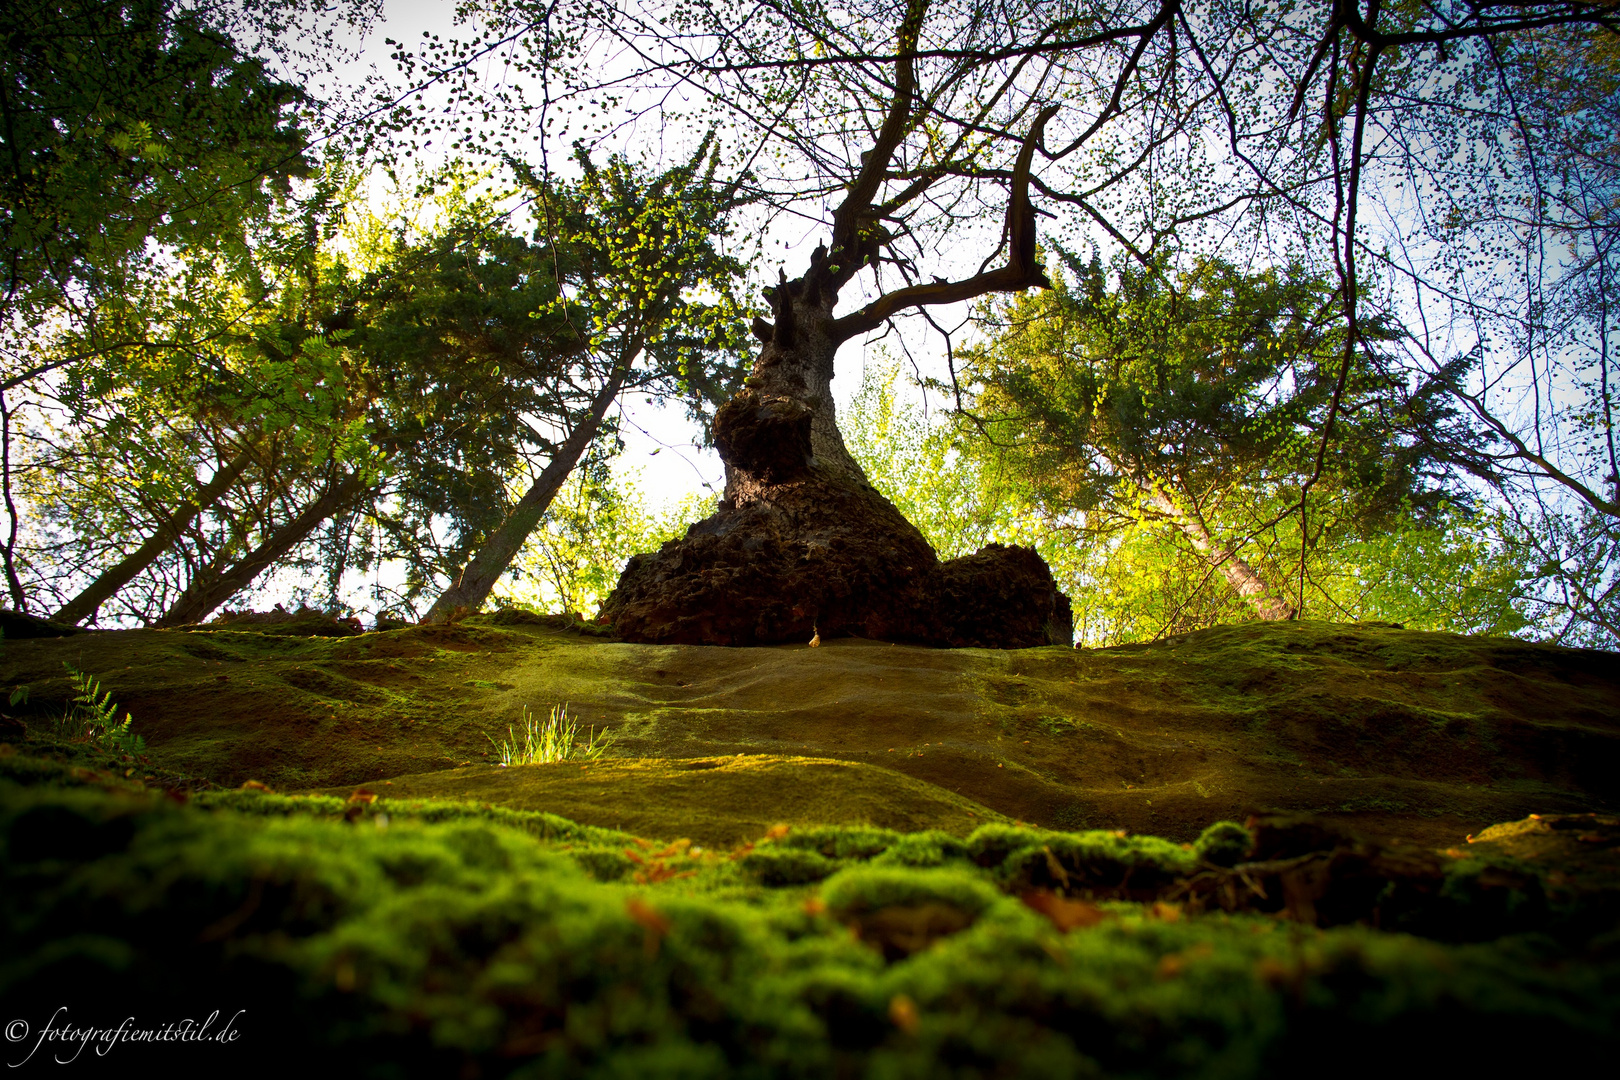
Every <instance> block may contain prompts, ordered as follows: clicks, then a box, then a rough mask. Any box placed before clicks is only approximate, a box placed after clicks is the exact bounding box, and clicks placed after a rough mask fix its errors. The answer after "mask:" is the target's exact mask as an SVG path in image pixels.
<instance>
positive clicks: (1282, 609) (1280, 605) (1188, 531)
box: [1148, 484, 1295, 622]
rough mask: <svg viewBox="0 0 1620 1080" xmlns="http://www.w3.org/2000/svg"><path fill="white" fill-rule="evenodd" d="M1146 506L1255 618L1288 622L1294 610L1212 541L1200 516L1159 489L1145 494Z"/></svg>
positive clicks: (1228, 550)
mask: <svg viewBox="0 0 1620 1080" xmlns="http://www.w3.org/2000/svg"><path fill="white" fill-rule="evenodd" d="M1148 503H1149V504H1150V505H1151V506H1152V507H1153V508H1154V509H1155V510H1157V511H1158V512H1159V513H1161V514H1163V515H1164V516H1165V517H1167V518H1169V519H1170V520H1171V521H1172V522H1174V523H1175V526H1176V528H1178V529H1180V530H1181V533H1182V535H1183V536H1185V537H1186V538H1187V539H1188V540H1189V541H1191V543H1192V546H1193V549H1194V550H1195V551H1197V552H1198V554H1199V555H1200V556H1202V557H1203V558H1204V560H1205V561H1206V562H1208V563H1209V564H1210V565H1211V566H1213V567H1214V568H1215V569H1216V570H1218V571H1220V574H1221V576H1222V577H1224V578H1225V579H1226V583H1227V584H1228V585H1230V586H1232V588H1233V589H1234V590H1236V592H1237V594H1238V595H1239V596H1241V597H1243V599H1244V600H1246V601H1248V603H1249V606H1250V607H1252V608H1253V609H1254V612H1255V614H1256V615H1259V616H1260V618H1262V619H1265V620H1267V621H1270V622H1279V621H1282V620H1285V619H1292V618H1293V617H1294V615H1295V611H1294V606H1293V605H1292V604H1290V603H1288V601H1286V600H1284V599H1282V598H1281V597H1279V596H1277V595H1276V594H1275V593H1273V592H1272V591H1271V590H1270V589H1269V588H1267V587H1266V583H1265V581H1264V580H1262V579H1261V577H1260V575H1259V574H1258V573H1257V572H1256V571H1255V569H1254V567H1252V566H1250V565H1249V564H1248V562H1246V561H1245V560H1244V559H1243V558H1242V556H1240V555H1238V553H1237V552H1236V551H1235V550H1233V548H1231V547H1230V546H1229V545H1227V544H1225V543H1222V542H1221V541H1220V540H1218V539H1216V537H1215V535H1214V534H1213V533H1211V532H1210V531H1209V525H1208V524H1207V523H1206V522H1205V521H1204V518H1203V515H1201V514H1199V513H1198V512H1197V511H1196V510H1183V509H1182V508H1181V507H1180V506H1177V505H1176V501H1175V500H1174V499H1172V498H1171V497H1170V493H1169V492H1168V491H1166V490H1165V489H1164V488H1163V487H1162V486H1160V485H1157V484H1155V485H1153V486H1152V487H1151V488H1150V489H1149V491H1148Z"/></svg>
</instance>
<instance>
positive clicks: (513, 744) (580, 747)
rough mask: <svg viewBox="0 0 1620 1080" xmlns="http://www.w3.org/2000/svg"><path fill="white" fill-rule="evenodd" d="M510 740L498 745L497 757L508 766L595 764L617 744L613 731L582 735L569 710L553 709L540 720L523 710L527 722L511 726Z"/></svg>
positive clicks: (494, 742) (524, 708)
mask: <svg viewBox="0 0 1620 1080" xmlns="http://www.w3.org/2000/svg"><path fill="white" fill-rule="evenodd" d="M506 735H507V737H506V739H504V740H503V741H501V742H496V741H495V740H494V738H493V737H490V739H489V741H490V745H491V746H493V747H495V755H496V757H498V758H499V759H500V763H501V764H502V765H503V766H504V765H545V764H547V763H550V762H554V761H567V760H568V759H570V758H573V759H574V760H576V761H595V760H597V759H598V758H600V757H601V756H602V753H603V751H605V750H606V749H607V748H608V746H609V745H610V744H611V743H612V742H613V733H612V732H610V731H601V732H598V731H597V730H596V728H595V727H592V728H590V730H589V731H588V732H584V733H582V732H581V731H580V727H579V721H578V720H575V719H574V718H573V717H571V716H569V715H568V706H567V705H566V704H564V705H553V706H552V707H551V714H550V715H549V716H547V717H546V718H545V719H544V720H542V719H539V718H538V717H536V716H535V715H534V714H533V713H531V712H530V711H529V707H528V706H527V705H525V706H523V719H522V721H521V723H520V725H519V727H518V728H516V729H514V728H513V727H512V726H511V725H510V724H508V725H507V728H506Z"/></svg>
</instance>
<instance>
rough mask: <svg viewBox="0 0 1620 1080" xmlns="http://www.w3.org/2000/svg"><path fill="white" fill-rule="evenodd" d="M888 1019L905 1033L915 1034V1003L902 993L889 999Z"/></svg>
mask: <svg viewBox="0 0 1620 1080" xmlns="http://www.w3.org/2000/svg"><path fill="white" fill-rule="evenodd" d="M889 1019H890V1020H893V1021H894V1026H895V1027H897V1028H899V1029H900V1030H901V1031H903V1032H905V1033H906V1034H907V1035H915V1034H917V1003H916V1002H915V1001H912V1000H911V999H910V998H908V997H906V995H904V994H896V995H894V997H892V998H890V999H889Z"/></svg>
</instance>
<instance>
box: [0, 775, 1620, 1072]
mask: <svg viewBox="0 0 1620 1080" xmlns="http://www.w3.org/2000/svg"><path fill="white" fill-rule="evenodd" d="M199 801H207V802H208V805H207V806H202V805H198V804H197V803H198V802H199ZM423 810H424V813H423V814H421V815H419V816H418V817H417V818H415V819H411V818H409V817H408V816H407V815H405V814H404V813H402V812H398V811H394V810H390V811H389V814H388V818H387V824H386V825H382V824H380V822H381V818H380V817H375V818H357V819H355V820H352V821H351V820H345V819H343V818H341V817H337V816H335V813H336V811H337V807H336V806H333V805H331V804H330V803H328V802H326V801H324V800H309V799H277V798H272V797H266V796H262V795H259V796H251V797H250V796H243V795H234V794H233V795H232V796H231V797H230V798H229V799H227V798H217V799H212V800H194V801H193V802H192V803H191V804H187V805H180V804H177V803H175V802H174V801H173V800H170V799H166V798H164V797H162V796H159V795H156V794H153V793H143V792H137V791H104V790H99V789H97V788H95V787H81V788H72V789H70V788H64V787H59V786H51V785H40V786H34V787H28V788H24V787H20V786H18V785H16V784H14V783H4V784H0V996H3V997H4V998H5V1000H7V1001H9V1002H18V1001H21V1002H53V1003H54V1002H59V1001H62V1002H68V1003H70V1004H71V1008H72V1010H73V1012H74V1014H75V1015H76V1016H79V1017H81V1018H84V1019H90V1018H92V1017H101V1016H102V1015H103V1014H105V1015H113V1014H114V1013H116V1014H117V1015H118V1016H120V1017H121V1016H123V1015H126V1014H127V1013H129V1012H130V1011H135V1012H137V1013H139V1014H140V1015H141V1016H142V1017H146V1016H153V1017H156V1016H162V1015H168V1014H172V1015H184V1014H185V1013H187V1012H189V1011H195V1009H196V1006H197V1004H198V1002H199V999H202V1000H205V1001H212V1002H228V1003H229V1004H230V1006H231V1007H232V1008H245V1009H247V1010H248V1011H247V1013H246V1014H245V1017H244V1019H245V1021H246V1023H245V1024H244V1025H243V1027H244V1036H245V1038H246V1040H247V1041H246V1042H244V1044H243V1048H244V1049H243V1054H244V1056H243V1057H241V1058H240V1059H231V1058H227V1057H221V1058H219V1059H218V1061H219V1062H220V1063H221V1064H220V1065H219V1067H221V1068H225V1067H229V1068H233V1069H237V1070H238V1071H241V1070H243V1069H246V1070H248V1071H254V1070H255V1069H258V1068H261V1067H262V1068H263V1069H265V1070H266V1071H268V1070H269V1069H271V1068H272V1067H274V1068H276V1069H281V1070H285V1069H286V1068H287V1067H291V1066H297V1065H298V1063H300V1062H302V1067H304V1068H306V1069H307V1068H308V1067H309V1063H310V1062H312V1061H319V1062H320V1063H321V1064H320V1066H319V1068H320V1070H321V1071H322V1072H331V1071H338V1072H341V1073H344V1074H352V1075H355V1076H384V1075H395V1076H415V1075H421V1076H444V1075H457V1074H463V1073H466V1074H471V1073H474V1072H476V1073H478V1074H479V1075H483V1076H505V1075H513V1076H516V1075H547V1076H553V1075H555V1076H574V1075H581V1076H583V1075H602V1076H664V1075H669V1076H675V1075H703V1076H761V1077H763V1076H787V1077H795V1076H802V1077H823V1076H829V1075H839V1074H845V1075H862V1076H916V1077H931V1076H1019V1075H1022V1076H1048V1075H1062V1076H1075V1075H1110V1076H1112V1075H1129V1076H1138V1077H1156V1076H1163V1077H1184V1076H1198V1077H1222V1076H1260V1075H1275V1076H1291V1075H1295V1074H1298V1073H1300V1072H1304V1071H1311V1070H1314V1071H1318V1072H1320V1071H1322V1068H1323V1055H1324V1054H1328V1055H1330V1056H1331V1058H1332V1061H1331V1063H1330V1064H1332V1065H1334V1066H1335V1067H1337V1066H1343V1067H1344V1068H1345V1069H1347V1070H1356V1069H1365V1068H1369V1067H1372V1066H1373V1065H1374V1064H1375V1063H1377V1062H1378V1061H1380V1060H1383V1059H1382V1058H1381V1057H1380V1055H1386V1056H1387V1054H1388V1053H1389V1052H1390V1049H1389V1048H1390V1047H1392V1046H1395V1045H1397V1044H1398V1045H1400V1046H1401V1047H1402V1051H1401V1053H1402V1054H1407V1055H1411V1054H1416V1055H1417V1057H1416V1058H1403V1059H1402V1061H1403V1063H1413V1062H1415V1063H1417V1064H1420V1065H1425V1064H1426V1065H1428V1066H1434V1067H1438V1066H1439V1065H1440V1064H1441V1060H1440V1059H1439V1058H1438V1057H1437V1058H1435V1059H1434V1060H1433V1061H1426V1059H1424V1058H1423V1057H1422V1054H1423V1052H1424V1051H1423V1049H1422V1047H1423V1046H1434V1045H1439V1044H1436V1043H1434V1042H1433V1041H1432V1040H1431V1041H1430V1042H1427V1043H1425V1042H1423V1041H1422V1040H1418V1041H1416V1042H1414V1041H1412V1038H1411V1037H1412V1036H1414V1035H1415V1034H1418V1033H1422V1032H1429V1033H1434V1032H1443V1033H1444V1036H1445V1038H1444V1041H1443V1045H1444V1047H1445V1062H1447V1063H1449V1064H1451V1065H1456V1066H1458V1067H1466V1068H1481V1067H1485V1066H1492V1065H1494V1066H1503V1065H1507V1066H1519V1065H1524V1066H1528V1065H1530V1064H1537V1065H1538V1066H1539V1067H1540V1068H1543V1069H1548V1070H1553V1071H1558V1070H1568V1069H1573V1068H1575V1067H1576V1066H1577V1065H1579V1064H1580V1063H1582V1062H1585V1061H1590V1060H1599V1059H1602V1058H1603V1057H1605V1056H1607V1055H1611V1054H1613V1053H1614V1052H1615V1051H1616V1050H1617V1049H1620V1046H1617V1045H1616V1036H1615V1030H1616V1029H1615V1026H1614V1020H1615V1019H1616V1015H1617V1011H1620V991H1617V989H1616V988H1617V987H1620V968H1617V967H1616V965H1615V961H1614V959H1613V958H1612V957H1610V958H1608V959H1604V958H1603V957H1602V956H1601V955H1593V954H1585V953H1581V952H1579V951H1577V952H1571V951H1569V950H1568V949H1567V948H1566V947H1565V946H1563V945H1560V944H1558V943H1557V942H1556V941H1555V940H1554V939H1551V938H1527V937H1519V938H1508V939H1503V940H1501V941H1496V942H1491V943H1487V944H1480V945H1469V946H1449V945H1443V944H1439V943H1435V942H1428V941H1422V940H1419V939H1415V938H1411V937H1408V936H1405V935H1401V934H1392V933H1387V932H1379V931H1375V930H1371V929H1367V928H1357V927H1352V928H1345V929H1340V930H1332V931H1318V930H1314V929H1311V928H1307V927H1303V926H1299V925H1297V924H1288V923H1279V922H1277V921H1275V920H1273V919H1270V918H1264V917H1258V916H1250V915H1238V916H1228V915H1219V914H1216V915H1206V916H1183V917H1180V918H1175V919H1169V918H1166V917H1162V913H1159V909H1158V908H1149V907H1146V906H1144V905H1138V904H1132V903H1116V904H1111V905H1109V907H1108V917H1107V918H1105V919H1104V920H1103V921H1102V922H1100V923H1097V924H1095V925H1092V926H1089V927H1088V928H1085V929H1075V930H1073V931H1071V932H1069V933H1062V932H1060V931H1059V930H1058V929H1057V928H1056V927H1055V926H1054V925H1053V924H1052V923H1051V922H1050V921H1048V920H1047V919H1046V918H1044V917H1042V916H1041V915H1039V914H1038V913H1036V912H1035V911H1033V910H1031V909H1030V908H1028V907H1026V906H1025V905H1024V904H1023V903H1021V902H1020V901H1019V900H1018V899H1017V898H1015V897H1014V896H1011V895H1008V893H1007V891H1006V890H1005V889H1004V888H1001V887H998V881H999V880H1000V878H1001V873H1000V871H1001V869H1003V868H1001V867H1000V866H999V864H993V865H988V866H984V867H980V866H977V865H975V864H974V863H970V862H965V861H962V860H960V859H952V860H949V862H950V865H948V866H936V867H923V868H918V867H913V866H907V865H902V864H900V863H899V862H898V861H896V862H892V863H887V864H885V863H881V862H879V861H878V860H882V859H884V858H885V857H886V856H887V855H888V854H889V853H891V852H894V851H895V850H896V849H901V850H911V851H914V852H915V851H923V850H930V851H945V850H947V849H949V848H950V843H951V842H950V841H948V840H947V839H943V838H941V837H939V836H937V835H936V836H923V837H920V838H915V837H913V838H908V837H905V836H891V837H888V838H886V839H887V842H886V843H885V844H883V845H882V846H881V848H880V847H879V846H878V845H877V844H875V843H874V841H875V840H876V839H878V838H877V837H875V836H873V835H871V834H868V835H865V836H862V835H861V834H860V833H859V832H858V831H857V830H841V831H835V830H824V831H822V832H821V833H820V834H819V835H817V836H814V837H811V836H808V835H801V836H798V837H793V834H791V833H790V834H789V837H787V838H783V839H782V840H781V841H778V842H773V843H772V844H771V845H766V846H761V847H760V848H757V849H756V851H765V850H772V851H774V852H775V853H777V854H778V855H782V856H796V857H810V856H813V857H814V858H817V859H822V860H825V861H827V862H833V861H837V859H839V858H840V857H842V858H844V859H847V860H848V861H849V863H850V865H847V866H845V867H844V868H843V869H842V870H840V871H839V872H837V873H836V874H833V875H832V876H830V877H829V878H828V879H827V880H826V881H825V883H824V884H823V885H822V886H821V888H820V890H819V895H818V896H816V897H815V903H814V904H807V902H806V895H805V891H804V889H803V887H802V886H796V887H787V888H781V889H766V890H765V891H764V892H758V893H754V894H751V899H750V901H749V902H747V903H744V902H738V901H735V900H730V899H726V898H725V897H723V896H721V895H715V894H706V893H705V892H704V891H703V888H704V884H703V883H704V882H709V883H710V884H713V883H718V882H725V881H734V880H735V877H734V875H735V874H736V873H737V872H738V865H739V864H738V863H735V862H731V861H729V860H726V859H723V858H720V859H713V858H710V857H709V856H708V854H707V853H703V854H700V855H695V856H691V857H687V856H686V855H681V854H680V852H679V851H672V852H670V853H669V854H668V857H669V858H670V859H671V860H674V859H676V858H677V856H679V857H680V858H681V859H682V860H683V861H682V862H681V863H680V865H682V866H688V865H690V866H695V867H699V868H701V869H700V870H699V872H698V874H697V876H696V877H692V878H669V879H668V880H666V881H664V883H663V884H648V883H642V884H637V883H633V882H626V881H622V880H620V881H601V880H593V878H592V875H591V874H589V873H587V872H586V871H585V870H583V869H582V868H581V864H594V865H595V866H596V867H597V871H598V872H597V874H596V876H597V877H605V878H622V875H623V873H624V871H625V870H627V869H628V868H629V866H630V865H631V863H630V861H629V860H628V859H627V858H626V857H625V856H623V855H622V854H621V855H620V856H619V860H620V861H618V862H617V864H616V865H617V866H618V870H617V871H613V870H611V866H612V865H613V864H614V860H612V859H611V858H610V856H611V854H612V852H613V850H614V849H613V848H612V847H611V846H609V845H608V844H607V843H606V842H605V841H604V842H600V843H598V842H591V841H588V840H579V839H575V840H566V839H563V837H564V836H565V835H567V834H566V832H565V831H564V830H562V829H560V828H559V829H552V830H550V831H549V834H548V831H547V830H537V829H535V828H532V827H523V825H524V823H523V822H521V821H518V822H514V823H510V824H508V823H501V822H498V821H495V820H493V819H485V818H481V817H479V816H477V815H471V814H467V813H465V812H464V810H463V809H460V808H446V811H445V814H446V816H445V817H444V819H443V820H441V821H439V822H437V823H434V822H429V821H427V820H425V817H426V814H425V810H426V808H423ZM531 824H532V823H531ZM804 832H805V833H806V834H808V832H809V830H805V831H804ZM548 835H549V838H547V836H548ZM577 835H580V836H584V835H586V834H585V833H583V832H581V833H579V834H577ZM790 838H791V839H792V840H793V842H791V843H790V842H788V841H789V839H790ZM1148 839H1149V838H1121V837H1117V836H1112V837H1111V839H1107V838H1104V837H1101V836H1082V837H1075V838H1072V840H1073V842H1072V843H1069V844H1065V843H1064V838H1063V837H1062V836H1061V834H1053V833H1046V832H1041V831H1039V830H1028V829H1005V828H1003V829H987V830H981V832H980V833H979V834H975V836H973V837H970V838H969V839H968V841H966V842H965V843H963V844H962V848H963V850H965V851H967V852H969V853H972V854H975V857H986V856H989V855H990V854H991V853H992V852H1001V853H1004V855H1005V859H1004V860H1003V861H1012V862H1013V863H1014V864H1015V865H1016V864H1017V863H1018V858H1019V853H1020V852H1022V851H1024V850H1026V849H1027V848H1029V846H1030V845H1031V844H1033V843H1035V842H1036V841H1037V840H1038V841H1040V844H1041V846H1042V847H1045V848H1049V849H1051V850H1052V852H1053V853H1054V856H1055V857H1060V858H1062V859H1065V860H1070V859H1079V858H1081V857H1082V856H1086V857H1100V856H1098V853H1099V852H1105V853H1107V856H1108V857H1109V858H1111V859H1113V860H1115V862H1117V863H1121V864H1123V863H1124V862H1126V861H1128V860H1129V859H1132V858H1136V859H1139V860H1150V859H1158V860H1160V861H1161V862H1171V861H1174V860H1175V859H1177V858H1181V857H1183V856H1185V857H1186V858H1192V857H1193V856H1191V855H1188V854H1187V853H1186V852H1185V851H1184V849H1182V848H1180V847H1179V845H1173V844H1165V845H1163V846H1155V845H1154V844H1151V843H1149V842H1148ZM633 848H634V849H635V850H639V851H640V852H642V853H643V856H644V861H645V860H651V859H653V858H654V857H656V856H657V855H658V853H657V852H656V851H653V850H652V848H651V846H649V845H633ZM823 850H827V851H830V852H831V854H823ZM840 852H842V853H843V854H842V856H840ZM1172 852H1183V856H1176V855H1174V854H1172ZM868 860H870V861H868ZM991 862H992V863H994V860H991ZM952 913H955V914H954V915H953V914H952ZM852 929H853V930H854V933H853V934H852V933H851V930H852ZM41 1007H42V1008H43V1007H44V1006H41ZM24 1011H25V1012H26V1006H24ZM36 1022H37V1021H36ZM188 1049H195V1048H188ZM131 1056H133V1055H131ZM142 1060H143V1061H150V1060H158V1059H157V1058H149V1057H147V1056H146V1055H145V1054H143V1056H142ZM211 1060H212V1059H211ZM177 1063H179V1062H178V1059H177ZM1385 1064H1386V1065H1387V1061H1386V1062H1385ZM1329 1071H1335V1070H1334V1069H1330V1070H1329Z"/></svg>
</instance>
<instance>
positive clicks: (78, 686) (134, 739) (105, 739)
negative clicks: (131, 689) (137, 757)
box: [61, 660, 146, 754]
mask: <svg viewBox="0 0 1620 1080" xmlns="http://www.w3.org/2000/svg"><path fill="white" fill-rule="evenodd" d="M62 666H63V667H65V668H67V671H68V683H69V684H70V685H71V686H72V688H73V696H72V698H70V699H69V703H68V707H67V711H66V712H64V713H63V714H62V724H61V726H62V728H63V729H65V733H66V734H67V735H68V736H69V737H70V738H74V739H78V740H79V741H81V742H93V743H99V744H100V745H102V746H104V747H106V748H107V749H109V750H120V751H123V752H124V753H126V754H139V753H141V752H143V751H144V750H145V749H146V740H145V739H143V738H141V737H140V736H139V735H132V734H130V731H129V725H130V723H131V722H132V721H133V720H134V717H132V716H130V714H129V713H127V712H126V713H124V718H123V719H122V720H120V719H118V706H117V705H116V704H114V702H113V700H112V691H111V690H103V689H102V688H101V682H100V680H98V679H97V678H96V677H95V676H94V675H91V674H89V673H88V672H84V671H80V670H79V669H78V668H76V667H74V666H73V665H72V664H70V663H68V662H67V661H65V660H64V661H63V662H62Z"/></svg>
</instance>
